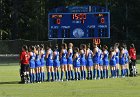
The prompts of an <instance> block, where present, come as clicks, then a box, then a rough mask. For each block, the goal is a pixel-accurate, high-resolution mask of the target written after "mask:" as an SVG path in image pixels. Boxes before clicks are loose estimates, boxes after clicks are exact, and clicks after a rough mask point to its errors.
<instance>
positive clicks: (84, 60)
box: [80, 50, 86, 66]
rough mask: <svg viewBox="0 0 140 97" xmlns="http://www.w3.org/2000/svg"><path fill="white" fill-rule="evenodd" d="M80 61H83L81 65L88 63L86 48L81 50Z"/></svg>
mask: <svg viewBox="0 0 140 97" xmlns="http://www.w3.org/2000/svg"><path fill="white" fill-rule="evenodd" d="M80 63H81V66H85V65H86V54H85V52H84V50H81V55H80Z"/></svg>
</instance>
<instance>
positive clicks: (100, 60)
mask: <svg viewBox="0 0 140 97" xmlns="http://www.w3.org/2000/svg"><path fill="white" fill-rule="evenodd" d="M99 65H100V66H102V65H103V52H102V50H101V49H99Z"/></svg>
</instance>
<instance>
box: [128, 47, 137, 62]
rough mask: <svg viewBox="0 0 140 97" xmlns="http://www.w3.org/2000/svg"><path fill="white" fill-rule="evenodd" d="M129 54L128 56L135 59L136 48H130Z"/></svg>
mask: <svg viewBox="0 0 140 97" xmlns="http://www.w3.org/2000/svg"><path fill="white" fill-rule="evenodd" d="M129 56H130V58H131V59H133V60H136V50H135V48H130V50H129Z"/></svg>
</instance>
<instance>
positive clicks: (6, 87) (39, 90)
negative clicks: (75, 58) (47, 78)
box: [0, 64, 140, 97]
mask: <svg viewBox="0 0 140 97" xmlns="http://www.w3.org/2000/svg"><path fill="white" fill-rule="evenodd" d="M9 65H10V64H9ZM137 66H138V65H137ZM138 68H139V69H138V70H139V71H138V72H140V66H138ZM19 80H20V77H19V66H15V65H14V66H4V65H3V66H0V97H140V76H137V77H128V78H116V79H103V80H85V81H69V82H45V83H38V84H18V82H19Z"/></svg>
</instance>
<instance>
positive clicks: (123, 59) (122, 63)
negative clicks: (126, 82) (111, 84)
mask: <svg viewBox="0 0 140 97" xmlns="http://www.w3.org/2000/svg"><path fill="white" fill-rule="evenodd" d="M119 62H120V66H121V76H122V77H125V50H124V46H121V47H120V59H119Z"/></svg>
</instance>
